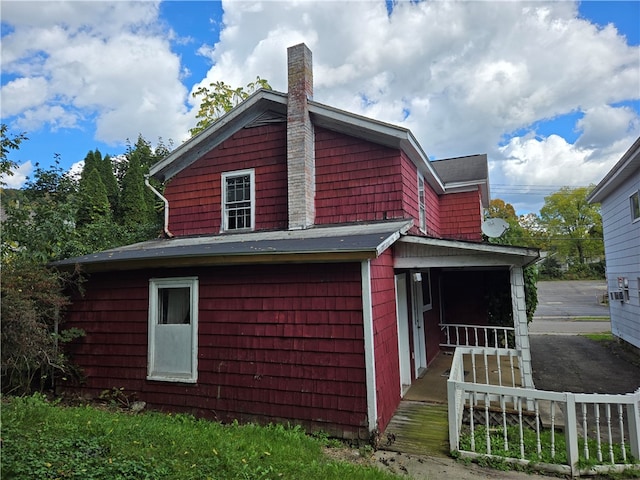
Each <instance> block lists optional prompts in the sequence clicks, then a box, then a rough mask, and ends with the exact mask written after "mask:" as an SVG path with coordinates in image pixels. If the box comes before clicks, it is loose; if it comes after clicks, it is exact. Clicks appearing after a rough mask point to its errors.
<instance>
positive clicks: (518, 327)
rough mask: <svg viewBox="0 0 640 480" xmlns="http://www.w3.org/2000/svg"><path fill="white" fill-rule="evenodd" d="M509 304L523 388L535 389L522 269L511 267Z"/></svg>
mask: <svg viewBox="0 0 640 480" xmlns="http://www.w3.org/2000/svg"><path fill="white" fill-rule="evenodd" d="M511 304H512V307H513V327H514V329H515V334H516V349H518V350H519V351H520V359H521V362H522V365H521V366H520V368H521V371H520V373H521V375H522V386H523V387H524V388H535V387H534V385H533V371H532V368H531V348H530V346H529V329H528V327H527V309H526V303H525V300H524V274H523V273H522V267H520V266H512V267H511Z"/></svg>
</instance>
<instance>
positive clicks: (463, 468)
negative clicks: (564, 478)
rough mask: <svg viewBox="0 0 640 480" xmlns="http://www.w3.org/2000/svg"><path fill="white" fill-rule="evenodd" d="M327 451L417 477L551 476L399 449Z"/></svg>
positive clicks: (507, 479)
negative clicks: (489, 466)
mask: <svg viewBox="0 0 640 480" xmlns="http://www.w3.org/2000/svg"><path fill="white" fill-rule="evenodd" d="M325 454H326V455H327V456H329V457H330V458H332V459H335V460H340V461H345V462H351V463H356V464H358V465H367V466H372V467H376V468H379V469H381V470H385V471H388V472H391V473H394V474H396V475H400V476H404V477H407V478H411V479H414V480H440V479H448V478H451V479H456V480H478V479H485V480H487V479H494V480H525V479H528V480H533V479H552V478H555V479H556V480H557V478H558V477H550V476H546V475H541V474H535V473H527V472H516V471H500V470H494V469H492V468H486V467H481V466H479V465H477V464H475V463H466V462H464V461H462V460H455V459H453V458H449V457H432V456H427V455H408V454H404V453H398V452H388V451H384V450H378V451H376V452H373V453H372V452H370V451H368V450H366V449H359V450H358V449H354V448H348V447H345V448H326V449H325Z"/></svg>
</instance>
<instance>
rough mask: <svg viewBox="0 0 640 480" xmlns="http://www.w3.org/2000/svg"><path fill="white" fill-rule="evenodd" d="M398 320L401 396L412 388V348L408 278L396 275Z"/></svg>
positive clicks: (403, 275)
mask: <svg viewBox="0 0 640 480" xmlns="http://www.w3.org/2000/svg"><path fill="white" fill-rule="evenodd" d="M396 319H397V322H398V356H399V360H400V396H401V397H402V396H404V394H405V393H406V391H407V390H408V389H409V387H410V386H411V348H410V346H409V306H408V305H407V276H406V275H405V274H401V275H396Z"/></svg>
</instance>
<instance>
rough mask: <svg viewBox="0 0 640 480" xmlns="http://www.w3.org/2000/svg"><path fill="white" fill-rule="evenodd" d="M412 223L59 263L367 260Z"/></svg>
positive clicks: (153, 246) (202, 242) (90, 267)
mask: <svg viewBox="0 0 640 480" xmlns="http://www.w3.org/2000/svg"><path fill="white" fill-rule="evenodd" d="M412 224H413V221H411V220H400V221H398V220H395V221H387V222H379V223H370V224H362V223H359V224H352V225H341V226H326V227H314V228H309V229H306V230H278V231H270V232H265V231H260V232H249V233H234V234H228V235H215V236H198V237H181V238H170V239H166V238H162V239H155V240H149V241H146V242H141V243H136V244H133V245H126V246H123V247H118V248H113V249H111V250H105V251H103V252H98V253H93V254H89V255H84V256H81V257H75V258H68V259H64V260H59V261H57V262H53V263H52V264H51V265H52V266H54V267H58V268H62V269H68V268H73V267H74V266H75V265H82V266H83V269H84V270H85V271H91V272H93V271H114V270H135V269H140V268H147V267H158V266H160V267H179V266H204V265H229V264H238V263H252V264H256V263H284V262H300V261H305V262H329V261H342V262H345V261H361V260H365V259H369V258H375V257H377V256H378V255H380V254H381V253H382V252H383V251H384V250H386V249H387V248H389V247H390V246H391V245H392V244H393V243H394V242H395V241H396V240H398V239H399V238H400V236H401V235H403V234H405V233H406V232H407V231H408V230H409V228H411V226H412Z"/></svg>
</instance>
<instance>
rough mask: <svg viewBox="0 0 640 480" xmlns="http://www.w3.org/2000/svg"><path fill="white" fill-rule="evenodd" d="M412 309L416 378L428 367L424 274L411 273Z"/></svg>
mask: <svg viewBox="0 0 640 480" xmlns="http://www.w3.org/2000/svg"><path fill="white" fill-rule="evenodd" d="M411 287H412V288H411V292H412V296H411V297H412V302H411V303H412V306H413V308H412V311H413V315H412V316H413V322H412V324H413V351H414V357H415V358H414V363H415V375H416V378H418V377H419V376H420V374H421V373H422V371H423V370H424V369H425V368H427V343H426V338H425V332H424V313H423V308H422V304H423V300H422V274H416V273H413V274H412V275H411Z"/></svg>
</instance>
